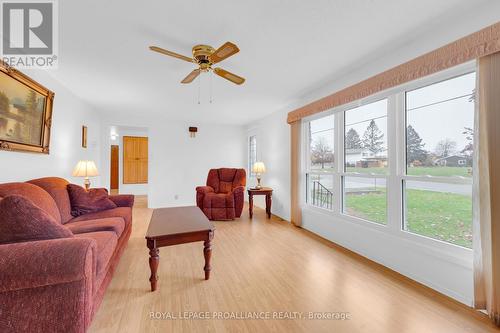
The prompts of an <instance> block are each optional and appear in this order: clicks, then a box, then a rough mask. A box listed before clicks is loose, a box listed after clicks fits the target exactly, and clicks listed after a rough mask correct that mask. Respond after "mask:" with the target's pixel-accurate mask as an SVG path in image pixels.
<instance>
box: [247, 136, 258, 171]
mask: <svg viewBox="0 0 500 333" xmlns="http://www.w3.org/2000/svg"><path fill="white" fill-rule="evenodd" d="M255 162H257V136H256V135H251V136H249V137H248V174H249V176H250V177H255V174H254V173H253V172H252V167H253V165H254V164H255Z"/></svg>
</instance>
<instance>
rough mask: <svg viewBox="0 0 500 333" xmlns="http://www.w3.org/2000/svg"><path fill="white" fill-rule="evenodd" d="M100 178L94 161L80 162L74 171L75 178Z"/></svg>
mask: <svg viewBox="0 0 500 333" xmlns="http://www.w3.org/2000/svg"><path fill="white" fill-rule="evenodd" d="M95 176H99V172H98V171H97V167H96V166H95V163H94V161H80V162H78V164H77V165H76V167H75V169H73V177H95Z"/></svg>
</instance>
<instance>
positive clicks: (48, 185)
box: [28, 177, 73, 224]
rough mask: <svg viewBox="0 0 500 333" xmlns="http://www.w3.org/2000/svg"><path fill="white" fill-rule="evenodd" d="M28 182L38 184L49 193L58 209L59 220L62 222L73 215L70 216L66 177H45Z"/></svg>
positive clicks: (65, 221)
mask: <svg viewBox="0 0 500 333" xmlns="http://www.w3.org/2000/svg"><path fill="white" fill-rule="evenodd" d="M28 183H30V184H34V185H36V186H39V187H41V188H43V189H44V190H45V191H47V193H49V195H50V196H51V197H52V198H53V199H54V201H55V203H56V205H57V208H58V209H59V214H60V216H61V222H62V223H63V224H64V223H67V222H68V221H69V220H71V219H72V218H73V216H71V204H70V201H69V195H68V190H67V189H66V186H67V185H68V181H67V180H66V179H63V178H59V177H45V178H38V179H33V180H30V181H29V182H28Z"/></svg>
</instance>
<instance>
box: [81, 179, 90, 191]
mask: <svg viewBox="0 0 500 333" xmlns="http://www.w3.org/2000/svg"><path fill="white" fill-rule="evenodd" d="M83 185H84V186H85V190H86V191H88V190H90V179H89V178H88V177H85V180H84V181H83Z"/></svg>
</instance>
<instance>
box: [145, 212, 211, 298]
mask: <svg viewBox="0 0 500 333" xmlns="http://www.w3.org/2000/svg"><path fill="white" fill-rule="evenodd" d="M214 231H215V227H214V226H213V224H212V223H211V222H210V221H209V220H208V219H207V217H206V216H205V214H203V212H202V211H201V210H200V209H199V208H198V207H195V206H192V207H173V208H159V209H155V210H154V211H153V216H152V217H151V221H150V222H149V228H148V231H147V233H146V244H147V246H148V248H149V267H150V268H151V276H150V278H149V281H150V282H151V291H155V290H156V286H157V281H158V275H157V271H158V264H159V262H160V250H159V248H160V247H162V246H170V245H177V244H184V243H191V242H201V241H203V246H204V247H203V254H204V256H205V267H203V270H204V271H205V280H208V279H209V278H210V269H211V267H210V258H211V256H212V239H213V238H214Z"/></svg>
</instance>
